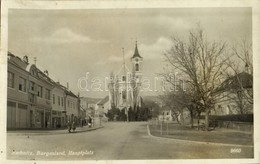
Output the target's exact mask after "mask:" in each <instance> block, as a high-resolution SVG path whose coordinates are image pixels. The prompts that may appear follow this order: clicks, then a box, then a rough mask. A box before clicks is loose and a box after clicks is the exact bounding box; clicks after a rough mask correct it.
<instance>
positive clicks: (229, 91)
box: [211, 72, 253, 115]
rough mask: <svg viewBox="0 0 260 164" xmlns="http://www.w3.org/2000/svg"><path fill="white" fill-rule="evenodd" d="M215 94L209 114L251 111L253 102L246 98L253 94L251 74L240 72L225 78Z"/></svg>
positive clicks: (247, 112)
mask: <svg viewBox="0 0 260 164" xmlns="http://www.w3.org/2000/svg"><path fill="white" fill-rule="evenodd" d="M216 94H217V102H216V104H215V106H214V109H213V110H212V111H211V115H230V114H250V113H253V103H250V101H249V100H248V97H250V94H251V95H253V76H252V75H250V74H248V73H246V72H242V73H239V74H237V75H235V76H232V77H229V78H227V79H226V80H225V81H224V82H223V83H222V84H221V86H220V87H219V88H218V89H217V91H216ZM248 94H249V95H248Z"/></svg>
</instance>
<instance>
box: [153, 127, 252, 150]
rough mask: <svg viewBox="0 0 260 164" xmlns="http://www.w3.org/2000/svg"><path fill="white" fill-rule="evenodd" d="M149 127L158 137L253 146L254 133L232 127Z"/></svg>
mask: <svg viewBox="0 0 260 164" xmlns="http://www.w3.org/2000/svg"><path fill="white" fill-rule="evenodd" d="M148 128H149V129H148V130H149V131H150V134H151V135H152V136H156V137H162V138H172V139H178V140H189V141H194V142H205V143H217V144H230V145H244V146H253V134H251V133H248V132H243V131H237V130H230V129H215V130H212V131H201V130H197V129H191V128H190V127H187V126H181V125H171V126H169V127H168V130H167V127H165V126H164V127H163V128H162V129H163V130H161V127H160V126H157V125H149V124H148Z"/></svg>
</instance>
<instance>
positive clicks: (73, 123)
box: [72, 121, 76, 132]
mask: <svg viewBox="0 0 260 164" xmlns="http://www.w3.org/2000/svg"><path fill="white" fill-rule="evenodd" d="M72 130H73V132H75V130H76V124H75V121H73V122H72Z"/></svg>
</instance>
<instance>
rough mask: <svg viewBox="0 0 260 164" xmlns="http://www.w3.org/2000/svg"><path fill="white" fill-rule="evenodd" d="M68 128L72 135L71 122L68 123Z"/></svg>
mask: <svg viewBox="0 0 260 164" xmlns="http://www.w3.org/2000/svg"><path fill="white" fill-rule="evenodd" d="M67 127H68V131H69V133H70V131H71V123H70V121H68V123H67Z"/></svg>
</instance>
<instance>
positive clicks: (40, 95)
mask: <svg viewBox="0 0 260 164" xmlns="http://www.w3.org/2000/svg"><path fill="white" fill-rule="evenodd" d="M37 96H38V97H42V86H40V85H38V87H37Z"/></svg>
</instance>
